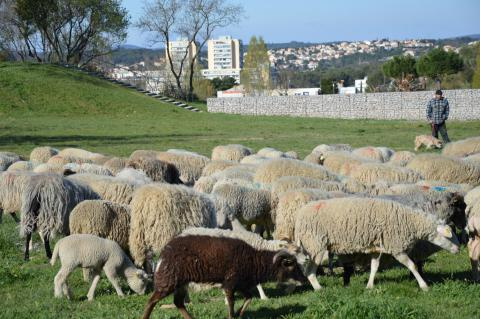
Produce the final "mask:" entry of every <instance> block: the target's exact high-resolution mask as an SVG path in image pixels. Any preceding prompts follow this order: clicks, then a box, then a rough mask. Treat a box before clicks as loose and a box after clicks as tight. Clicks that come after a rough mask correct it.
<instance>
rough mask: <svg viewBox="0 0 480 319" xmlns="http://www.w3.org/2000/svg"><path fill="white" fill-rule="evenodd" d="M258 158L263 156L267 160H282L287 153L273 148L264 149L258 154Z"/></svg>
mask: <svg viewBox="0 0 480 319" xmlns="http://www.w3.org/2000/svg"><path fill="white" fill-rule="evenodd" d="M257 155H258V156H263V157H266V158H281V157H285V153H283V152H282V151H279V150H276V149H274V148H272V147H264V148H262V149H261V150H259V151H258V152H257Z"/></svg>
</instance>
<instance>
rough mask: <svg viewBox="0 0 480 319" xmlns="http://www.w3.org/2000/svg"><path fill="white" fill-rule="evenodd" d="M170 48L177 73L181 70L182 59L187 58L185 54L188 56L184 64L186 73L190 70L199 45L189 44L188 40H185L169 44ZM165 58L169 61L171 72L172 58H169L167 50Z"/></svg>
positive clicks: (168, 66)
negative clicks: (189, 66)
mask: <svg viewBox="0 0 480 319" xmlns="http://www.w3.org/2000/svg"><path fill="white" fill-rule="evenodd" d="M168 48H169V51H170V56H171V58H172V62H173V65H174V69H175V72H177V73H178V72H179V70H180V63H181V61H182V59H183V58H184V57H185V54H186V55H187V56H186V58H185V62H184V64H183V67H184V71H185V70H186V69H187V68H188V65H189V63H190V61H192V60H193V57H194V56H195V53H196V52H197V45H196V44H195V43H189V41H188V40H183V39H182V40H178V41H170V42H168ZM165 57H166V61H167V69H168V70H170V58H169V56H168V52H167V50H165Z"/></svg>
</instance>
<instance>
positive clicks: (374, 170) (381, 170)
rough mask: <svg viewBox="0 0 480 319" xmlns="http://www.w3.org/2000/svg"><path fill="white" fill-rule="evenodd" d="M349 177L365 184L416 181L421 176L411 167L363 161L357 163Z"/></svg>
mask: <svg viewBox="0 0 480 319" xmlns="http://www.w3.org/2000/svg"><path fill="white" fill-rule="evenodd" d="M350 177H352V178H353V179H355V180H357V181H359V182H361V183H363V184H367V185H371V184H375V183H377V182H381V181H383V182H387V183H394V184H398V183H416V182H418V181H419V180H420V179H421V178H422V176H421V175H420V174H419V173H417V172H416V171H414V170H412V169H408V168H405V167H397V166H392V165H385V164H378V163H365V164H361V165H359V166H358V167H357V168H356V169H355V170H354V171H353V172H352V173H351V174H350Z"/></svg>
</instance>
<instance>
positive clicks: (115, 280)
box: [103, 267, 125, 297]
mask: <svg viewBox="0 0 480 319" xmlns="http://www.w3.org/2000/svg"><path fill="white" fill-rule="evenodd" d="M103 270H104V271H105V275H106V276H107V279H108V280H109V281H110V283H111V284H112V286H113V288H115V291H116V292H117V295H119V296H120V297H124V296H125V295H124V293H123V291H122V287H120V283H119V282H118V277H117V273H116V272H115V270H111V269H109V268H107V267H104V268H103Z"/></svg>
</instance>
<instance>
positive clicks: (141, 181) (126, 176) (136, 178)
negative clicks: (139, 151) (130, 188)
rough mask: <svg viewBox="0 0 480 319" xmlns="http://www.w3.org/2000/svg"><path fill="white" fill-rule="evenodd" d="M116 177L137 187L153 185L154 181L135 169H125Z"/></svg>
mask: <svg viewBox="0 0 480 319" xmlns="http://www.w3.org/2000/svg"><path fill="white" fill-rule="evenodd" d="M115 177H116V178H118V179H122V180H125V181H128V182H130V183H133V184H137V185H145V184H150V183H153V181H152V179H151V178H150V177H148V176H147V175H146V174H145V173H144V172H142V171H139V170H137V169H134V168H124V169H122V170H121V171H120V172H118V173H117V175H116V176H115Z"/></svg>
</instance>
